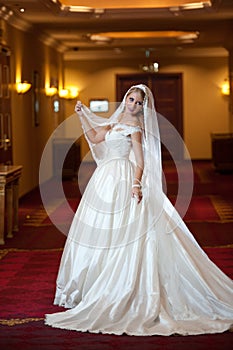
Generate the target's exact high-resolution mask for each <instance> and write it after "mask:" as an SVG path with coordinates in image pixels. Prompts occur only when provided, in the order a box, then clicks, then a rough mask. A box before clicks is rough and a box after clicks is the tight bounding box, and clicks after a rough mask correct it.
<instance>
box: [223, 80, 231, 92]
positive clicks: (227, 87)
mask: <svg viewBox="0 0 233 350" xmlns="http://www.w3.org/2000/svg"><path fill="white" fill-rule="evenodd" d="M221 93H222V95H224V96H229V95H230V84H229V81H228V79H225V80H224V82H223V83H222V85H221Z"/></svg>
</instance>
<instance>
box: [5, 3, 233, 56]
mask: <svg viewBox="0 0 233 350" xmlns="http://www.w3.org/2000/svg"><path fill="white" fill-rule="evenodd" d="M0 17H2V18H4V19H5V20H7V21H8V22H9V23H10V24H12V25H13V26H15V27H17V28H19V29H22V30H25V31H31V32H34V33H36V34H37V35H38V37H39V38H40V39H41V40H42V41H43V42H44V43H46V44H48V45H51V46H53V47H55V48H56V49H58V50H59V51H61V52H64V57H65V59H75V60H81V59H93V60H97V59H101V60H102V59H111V58H134V57H138V58H143V57H146V58H148V59H149V58H150V57H155V56H156V57H162V56H175V55H179V56H180V55H181V56H191V55H194V56H195V55H200V56H203V55H208V54H209V53H210V52H213V53H215V54H217V55H223V56H224V55H225V56H227V51H226V49H229V48H233V0H213V1H204V2H200V1H193V0H190V1H181V0H180V1H179V0H171V1H169V0H167V1H158V0H157V1H156V0H155V1H153V0H144V1H141V0H133V1H132V0H131V1H125V0H121V1H106V0H94V1H91V0H89V1H88V0H60V1H59V0H7V1H1V0H0Z"/></svg>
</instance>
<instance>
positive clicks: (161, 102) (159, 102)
mask: <svg viewBox="0 0 233 350" xmlns="http://www.w3.org/2000/svg"><path fill="white" fill-rule="evenodd" d="M136 84H146V85H147V86H148V87H149V88H150V89H151V91H152V93H153V95H154V98H155V107H156V110H157V112H158V113H159V114H161V117H160V118H159V128H160V137H161V142H162V157H163V160H168V159H171V158H173V159H175V160H179V159H180V160H181V159H183V156H184V154H183V153H184V151H183V144H182V143H181V142H180V140H182V139H179V138H177V135H180V136H181V138H183V115H182V74H180V73H156V74H149V73H145V74H133V75H130V74H123V75H117V76H116V91H117V101H121V100H122V98H123V96H124V94H125V93H126V91H127V90H128V89H129V88H130V87H131V86H132V85H136ZM177 133H178V134H177ZM166 145H167V146H168V148H167V147H166Z"/></svg>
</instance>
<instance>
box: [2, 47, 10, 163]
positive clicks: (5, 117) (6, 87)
mask: <svg viewBox="0 0 233 350" xmlns="http://www.w3.org/2000/svg"><path fill="white" fill-rule="evenodd" d="M10 76H11V75H10V51H9V49H8V48H5V47H3V46H2V47H1V46H0V164H6V165H11V164H12V134H11V133H12V131H11V130H12V127H11V92H10V86H11V84H10Z"/></svg>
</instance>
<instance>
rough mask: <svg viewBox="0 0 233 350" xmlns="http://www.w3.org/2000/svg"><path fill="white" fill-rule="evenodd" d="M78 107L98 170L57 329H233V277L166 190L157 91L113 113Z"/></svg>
mask: <svg viewBox="0 0 233 350" xmlns="http://www.w3.org/2000/svg"><path fill="white" fill-rule="evenodd" d="M75 110H76V112H77V114H78V115H79V118H80V120H81V123H82V127H83V130H84V133H85V136H86V138H87V141H88V143H89V146H90V149H91V152H92V154H93V157H94V159H95V161H96V163H97V168H96V170H95V172H94V173H93V175H92V177H91V179H90V181H89V183H88V185H87V187H86V189H85V192H84V194H83V196H82V200H81V202H80V204H79V207H78V209H77V211H76V213H75V216H74V219H73V222H72V224H71V227H70V231H69V234H68V237H67V240H66V244H65V247H64V251H63V255H62V259H61V263H60V268H59V273H58V276H57V288H56V295H55V300H54V304H56V305H60V306H63V307H64V308H68V309H69V310H66V311H63V312H58V313H55V314H49V315H46V320H45V323H46V324H47V325H50V326H53V327H57V328H62V329H69V330H76V331H82V332H86V331H89V332H93V333H99V332H101V333H113V334H117V335H121V334H123V333H124V334H128V335H135V336H148V335H165V336H168V335H171V334H175V333H176V334H181V335H191V334H192V335H194V334H205V333H219V332H224V331H226V330H229V329H230V328H231V325H232V323H233V281H232V280H231V279H230V278H229V277H227V276H226V275H225V274H224V273H223V272H222V271H221V270H220V269H219V268H218V267H217V266H216V265H215V264H214V263H213V262H212V261H211V260H210V259H209V258H208V256H207V255H206V254H205V252H204V251H203V250H202V249H201V247H200V246H199V245H198V243H197V242H196V241H195V239H194V237H193V236H192V234H191V233H190V232H189V230H188V228H187V227H186V225H185V223H184V222H183V220H182V219H181V217H180V216H179V214H178V212H177V211H176V210H175V208H174V207H173V206H172V204H171V203H170V201H169V200H168V198H167V196H166V195H165V193H164V191H163V187H162V168H161V146H160V138H159V129H158V120H157V113H156V111H155V107H154V100H153V95H152V93H151V91H150V89H149V88H148V87H147V86H145V85H142V84H139V85H135V86H133V87H131V88H130V89H129V90H128V91H127V93H126V95H125V97H124V99H123V101H122V103H121V104H120V106H119V107H118V108H117V109H116V111H115V112H114V113H113V115H112V116H111V117H110V118H108V119H106V118H101V117H99V116H96V115H95V114H93V113H92V112H91V111H90V110H89V109H88V108H87V107H86V106H84V105H82V104H81V102H78V103H77V104H76V107H75Z"/></svg>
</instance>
